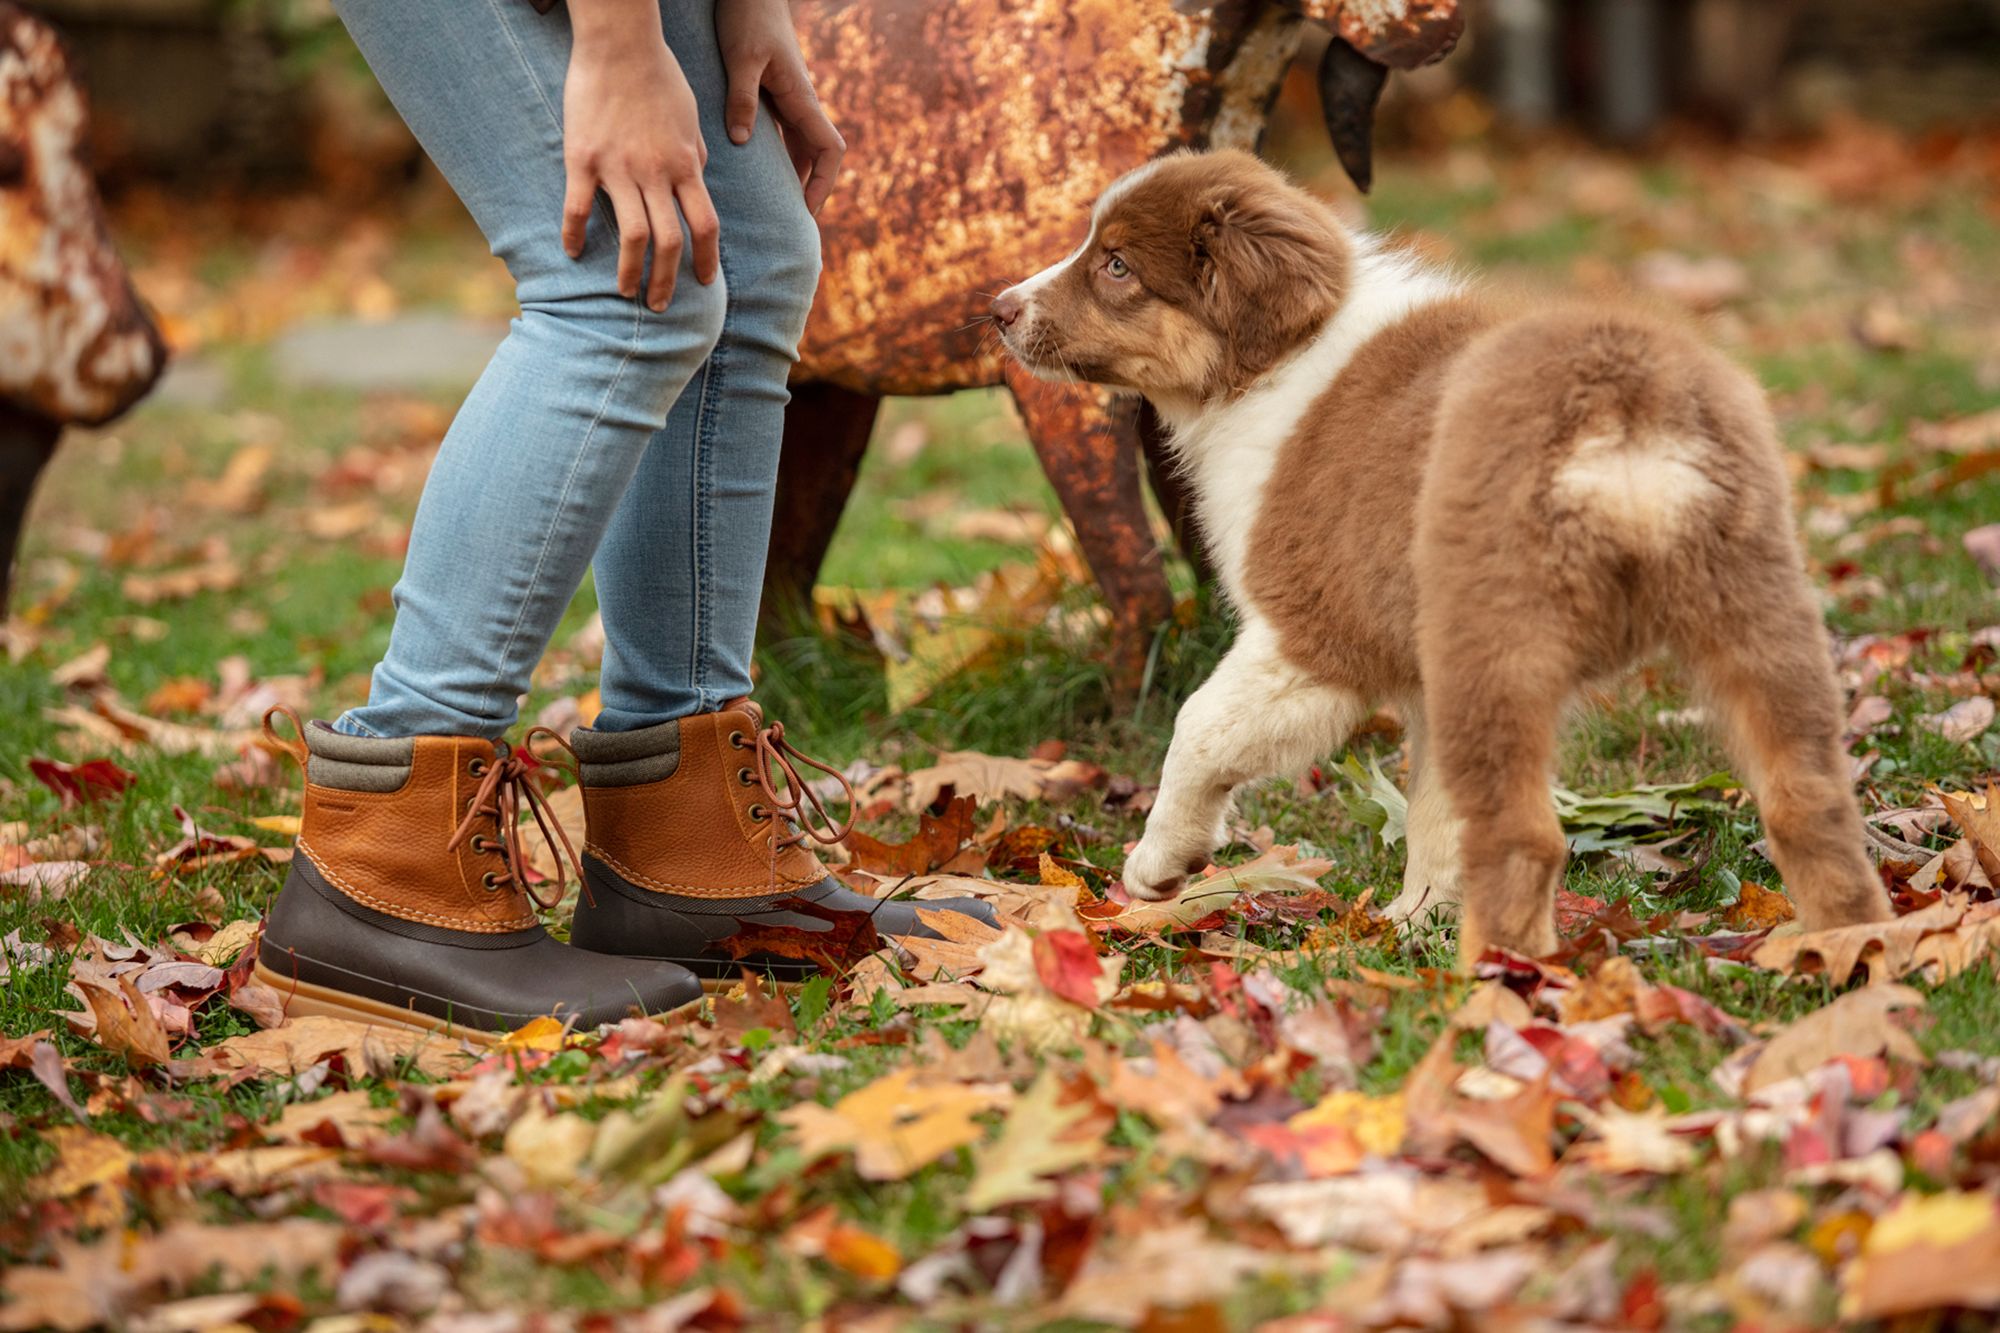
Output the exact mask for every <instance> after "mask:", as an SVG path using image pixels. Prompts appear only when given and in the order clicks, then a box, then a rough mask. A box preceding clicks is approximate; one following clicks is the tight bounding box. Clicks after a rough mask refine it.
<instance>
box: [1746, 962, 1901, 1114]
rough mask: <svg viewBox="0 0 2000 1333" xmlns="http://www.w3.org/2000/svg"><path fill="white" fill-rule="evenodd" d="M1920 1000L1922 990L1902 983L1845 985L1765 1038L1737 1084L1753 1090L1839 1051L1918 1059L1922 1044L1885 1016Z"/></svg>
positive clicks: (1809, 1067)
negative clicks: (1856, 987) (1826, 1002)
mask: <svg viewBox="0 0 2000 1333" xmlns="http://www.w3.org/2000/svg"><path fill="white" fill-rule="evenodd" d="M1923 1003H1924V996H1923V992H1922V991H1918V990H1912V989H1911V988H1910V987H1908V986H1898V985H1879V986H1866V987H1863V988H1862V989H1860V990H1856V991H1849V992H1847V993H1846V994H1844V995H1842V996H1840V997H1839V998H1838V999H1836V1000H1834V1001H1833V1003H1831V1004H1829V1005H1826V1006H1824V1007H1822V1008H1819V1009H1815V1010H1813V1012H1811V1013H1809V1014H1807V1015H1806V1016H1805V1017H1804V1018H1801V1019H1799V1020H1798V1021H1797V1022H1795V1023H1793V1024H1791V1025H1790V1026H1789V1027H1787V1028H1785V1029H1784V1030H1783V1031H1782V1032H1780V1033H1779V1034H1778V1035H1777V1036H1775V1037H1772V1038H1771V1039H1770V1040H1769V1041H1768V1042H1766V1043H1765V1044H1764V1046H1763V1049H1762V1051H1761V1053H1759V1054H1758V1056H1757V1057H1756V1060H1755V1062H1754V1063H1753V1064H1752V1065H1751V1066H1750V1072H1749V1074H1748V1076H1747V1077H1746V1078H1745V1079H1744V1083H1743V1089H1744V1091H1745V1092H1746V1093H1754V1092H1757V1091H1759V1090H1760V1089H1763V1088H1767V1087H1769V1086H1770V1085H1771V1084H1773V1083H1779V1082H1783V1081H1784V1080H1785V1079H1788V1078H1796V1077H1797V1076H1799V1075H1800V1074H1803V1073H1806V1072H1808V1071H1809V1070H1813V1069H1817V1068H1819V1066H1821V1065H1823V1064H1825V1063H1826V1062H1827V1061H1829V1060H1833V1059H1836V1058H1838V1057H1840V1056H1843V1055H1860V1056H1873V1055H1886V1056H1888V1057H1890V1058H1893V1059H1896V1060H1901V1061H1903V1062H1905V1063H1908V1064H1919V1065H1920V1064H1924V1063H1926V1061H1925V1058H1924V1052H1923V1048H1922V1047H1920V1046H1918V1045H1917V1042H1916V1038H1914V1037H1912V1036H1911V1035H1910V1034H1909V1032H1908V1031H1907V1030H1906V1029H1905V1028H1903V1027H1902V1026H1900V1025H1898V1024H1897V1023H1896V1022H1895V1020H1894V1018H1893V1017H1891V1015H1892V1014H1894V1012H1895V1011H1896V1010H1898V1009H1908V1008H1920V1007H1922V1005H1923Z"/></svg>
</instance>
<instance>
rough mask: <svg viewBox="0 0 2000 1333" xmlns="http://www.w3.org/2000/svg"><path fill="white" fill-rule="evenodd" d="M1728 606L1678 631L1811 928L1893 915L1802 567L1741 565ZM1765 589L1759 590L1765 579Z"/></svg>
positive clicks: (1804, 923) (1774, 857)
mask: <svg viewBox="0 0 2000 1333" xmlns="http://www.w3.org/2000/svg"><path fill="white" fill-rule="evenodd" d="M1730 584H1731V587H1730V588H1729V589H1728V592H1729V594H1730V595H1729V597H1728V599H1727V601H1726V602H1724V603H1723V604H1724V605H1726V606H1727V607H1728V614H1726V615H1723V616H1717V617H1712V618H1709V619H1707V620H1705V621H1704V623H1702V624H1701V625H1700V626H1698V627H1691V628H1690V630H1689V631H1688V632H1687V633H1685V634H1683V635H1681V636H1678V637H1679V638H1680V640H1681V642H1680V648H1681V651H1682V652H1683V654H1684V655H1685V656H1686V658H1687V659H1688V664H1689V666H1690V667H1692V668H1693V670H1694V672H1695V674H1696V676H1697V678H1698V679H1699V681H1700V683H1701V685H1702V687H1703V689H1704V691H1705V692H1706V694H1707V695H1708V697H1709V701H1710V706H1711V708H1712V709H1713V711H1714V713H1715V715H1716V719H1717V722H1718V724H1719V725H1720V728H1721V730H1722V733H1723V735H1722V739H1723V741H1724V742H1725V743H1726V744H1727V745H1728V747H1729V750H1730V752H1731V753H1732V754H1733V755H1735V757H1736V761H1737V763H1738V764H1739V765H1741V766H1742V769H1743V770H1744V771H1743V776H1744V778H1745V779H1746V780H1747V781H1748V782H1749V784H1750V790H1751V791H1752V792H1754V793H1755V794H1756V797H1757V809H1758V813H1759V814H1760V815H1762V817H1763V820H1764V831H1765V833H1766V834H1768V835H1769V838H1770V845H1771V859H1772V860H1774V861H1776V862H1777V865H1778V871H1779V873H1780V874H1781V875H1783V877H1784V881H1785V887H1786V888H1788V889H1790V890H1791V892H1792V896H1793V898H1795V899H1796V900H1797V902H1798V908H1799V923H1800V924H1801V925H1802V926H1804V927H1805V928H1806V929H1807V930H1825V929H1829V928H1831V927H1834V926H1853V925H1861V924H1863V923H1865V922H1870V921H1886V920H1888V919H1889V918H1890V916H1891V915H1893V913H1892V912H1891V910H1890V905H1889V897H1888V894H1887V893H1886V892H1885V891H1884V889H1883V887H1882V881H1881V878H1880V877H1879V876H1877V875H1876V873H1875V869H1874V867H1873V866H1872V865H1870V864H1869V861H1868V855H1867V853H1866V851H1865V850H1864V848H1865V847H1866V845H1867V839H1866V835H1865V834H1864V833H1863V832H1862V828H1861V812H1860V809H1859V807H1858V806H1857V805H1856V803H1855V799H1854V784H1853V782H1852V781H1851V780H1850V779H1849V777H1848V770H1847V759H1846V756H1845V754H1844V753H1843V752H1842V750H1841V745H1840V731H1841V710H1840V695H1839V689H1838V687H1837V686H1836V685H1835V684H1834V679H1833V670H1832V666H1831V663H1830V660H1829V659H1830V654H1829V653H1828V651H1827V642H1826V631H1825V628H1824V626H1823V625H1822V623H1821V621H1820V617H1819V613H1818V611H1817V610H1816V609H1815V608H1814V606H1813V604H1812V601H1811V599H1810V593H1809V590H1808V589H1807V588H1806V586H1805V584H1804V580H1803V578H1802V577H1801V576H1800V575H1799V574H1798V573H1797V572H1796V565H1790V566H1788V567H1784V568H1778V567H1776V566H1775V565H1774V567H1773V568H1772V569H1771V570H1770V572H1769V573H1768V574H1766V575H1765V577H1764V578H1763V579H1761V580H1757V581H1756V582H1755V583H1753V582H1752V580H1751V579H1749V578H1745V577H1744V575H1743V573H1742V571H1740V570H1739V571H1735V572H1734V576H1733V577H1732V578H1731V580H1730ZM1758 585H1762V586H1758Z"/></svg>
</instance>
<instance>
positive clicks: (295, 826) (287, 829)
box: [250, 815, 299, 838]
mask: <svg viewBox="0 0 2000 1333" xmlns="http://www.w3.org/2000/svg"><path fill="white" fill-rule="evenodd" d="M250 822H251V823H252V824H255V825H256V826H257V827H258V828H260V829H263V830H265V831H266V832H267V833H282V834H284V835H285V836H286V837H288V838H296V837H298V836H299V817H298V816H297V815H259V816H257V817H256V818H255V819H253V820H251V821H250Z"/></svg>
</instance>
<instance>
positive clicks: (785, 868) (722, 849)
mask: <svg viewBox="0 0 2000 1333" xmlns="http://www.w3.org/2000/svg"><path fill="white" fill-rule="evenodd" d="M760 725H762V723H761V721H760V719H759V718H758V716H757V715H756V714H755V713H753V712H752V711H750V709H749V708H747V707H745V708H732V709H727V710H724V711H723V712H719V713H701V714H697V715H696V716H694V717H688V718H683V719H681V752H680V764H679V766H678V767H677V768H676V769H675V770H674V772H673V775H672V776H671V777H666V778H662V779H661V780H660V781H658V782H647V783H640V784H638V785H635V786H629V787H593V786H591V785H589V784H588V783H586V784H585V785H584V788H583V810H584V820H585V825H586V830H587V831H586V838H585V842H584V850H585V851H586V852H588V853H590V854H591V855H593V856H595V857H597V859H598V860H600V861H602V862H604V864H605V865H607V866H609V867H610V868H611V869H612V870H615V871H617V872H618V873H619V874H620V875H622V876H624V877H625V878H626V879H627V880H630V881H631V882H632V883H634V884H637V885H640V886H642V887H644V888H649V889H657V890H659V891H660V892H662V893H678V894H685V895H687V896H689V897H695V898H751V897H756V896H757V895H759V894H764V893H784V892H790V891H792V890H795V889H800V888H804V887H805V886H806V885H808V884H813V883H816V882H818V881H819V880H820V879H821V878H822V877H823V876H825V874H826V869H825V867H823V866H821V865H820V863H819V858H818V857H816V856H814V855H813V854H812V853H811V852H809V851H807V850H806V849H805V848H804V847H801V846H796V845H792V846H778V845H777V844H778V842H779V841H780V840H781V839H784V838H786V837H787V836H788V835H789V833H790V830H789V829H788V828H787V827H786V825H785V823H784V821H783V820H781V819H779V818H778V817H777V816H776V815H775V814H773V813H772V812H770V811H769V810H767V809H765V808H764V806H765V801H764V795H763V793H762V792H761V791H760V790H759V789H758V786H757V783H756V776H755V773H754V772H753V770H752V768H751V765H752V764H753V763H754V762H755V760H756V755H755V749H754V745H755V740H754V738H755V736H756V734H757V728H758V727H759V726H760Z"/></svg>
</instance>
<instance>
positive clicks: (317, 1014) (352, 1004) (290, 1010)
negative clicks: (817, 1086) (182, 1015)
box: [250, 962, 736, 1046]
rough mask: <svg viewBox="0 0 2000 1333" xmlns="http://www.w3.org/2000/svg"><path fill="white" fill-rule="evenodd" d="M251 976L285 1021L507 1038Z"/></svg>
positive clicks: (488, 1041) (467, 1038)
mask: <svg viewBox="0 0 2000 1333" xmlns="http://www.w3.org/2000/svg"><path fill="white" fill-rule="evenodd" d="M250 974H251V976H252V978H253V979H255V980H256V981H259V982H261V983H263V984H264V985H266V986H269V987H270V988H271V989H272V990H274V991H276V992H277V993H278V995H279V997H280V998H281V999H282V1000H283V1001H284V1005H285V1017H286V1018H340V1019H345V1020H347V1021H348V1022H350V1023H367V1024H371V1025H380V1026H385V1027H395V1028H403V1029H406V1030H408V1031H412V1032H424V1033H430V1034H433V1035H436V1036H441V1037H449V1038H453V1039H455V1040H458V1041H463V1042H469V1043H471V1044H472V1045H474V1046H491V1045H494V1044H495V1043H497V1042H499V1041H501V1040H502V1039H504V1038H505V1037H506V1036H507V1034H506V1033H505V1032H495V1031H493V1030H492V1029H490V1028H482V1027H472V1026H470V1025H468V1024H465V1023H455V1022H453V1021H452V1020H450V1019H448V1018H438V1017H436V1016H434V1015H431V1014H426V1013H423V1012H422V1011H420V1010H417V1009H399V1008H397V1007H396V1006H395V1005H393V1004H385V1003H383V1002H382V1001H380V1000H371V999H369V998H368V997H366V996H365V995H349V994H347V993H346V992H345V991H338V990H334V989H333V988H332V987H330V986H315V985H314V984H313V983H311V982H310V981H298V980H295V979H294V978H291V977H285V976H280V975H278V974H277V973H276V972H273V971H271V970H270V969H269V968H267V967H265V966H264V964H263V963H261V962H259V963H255V964H252V965H251V969H250ZM735 984H736V983H734V982H727V981H714V982H711V981H706V980H704V981H703V982H702V985H701V988H702V993H703V998H704V999H705V998H707V997H708V996H709V995H714V994H717V993H719V992H721V991H724V990H727V989H728V988H729V987H731V986H733V985H735ZM700 1003H701V1000H689V1001H688V1002H687V1003H686V1004H683V1005H681V1006H680V1007H678V1008H676V1009H671V1010H668V1011H667V1012H666V1013H664V1014H655V1015H652V1017H655V1018H672V1017H674V1016H676V1015H679V1014H684V1013H687V1012H688V1011H689V1010H691V1009H693V1008H694V1007H695V1006H697V1005H699V1004H700Z"/></svg>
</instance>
